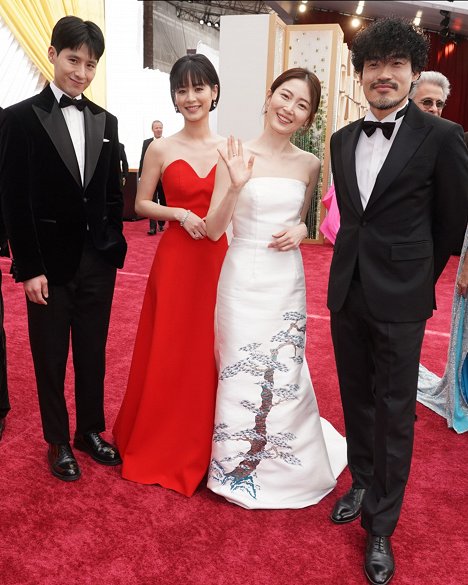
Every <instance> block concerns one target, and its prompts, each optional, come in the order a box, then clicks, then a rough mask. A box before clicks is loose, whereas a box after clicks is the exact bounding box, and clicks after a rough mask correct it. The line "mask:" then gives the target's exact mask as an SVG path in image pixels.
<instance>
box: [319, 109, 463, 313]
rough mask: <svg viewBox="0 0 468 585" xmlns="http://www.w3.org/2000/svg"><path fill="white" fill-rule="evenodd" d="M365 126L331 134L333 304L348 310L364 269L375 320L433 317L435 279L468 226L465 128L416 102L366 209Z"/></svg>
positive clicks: (364, 284) (330, 293)
mask: <svg viewBox="0 0 468 585" xmlns="http://www.w3.org/2000/svg"><path fill="white" fill-rule="evenodd" d="M361 127H362V120H358V121H357V122H354V123H352V124H350V125H349V126H346V127H345V128H342V129H341V130H339V131H338V132H336V133H335V134H333V136H332V138H331V160H332V170H333V180H334V184H335V190H336V196H337V203H338V207H339V209H340V216H341V225H340V230H339V232H338V235H337V238H336V242H335V250H334V254H333V260H332V264H331V268H330V281H329V287H328V307H329V309H330V310H331V311H332V312H336V311H339V310H340V309H341V308H342V306H343V303H344V301H345V299H346V296H347V294H348V290H349V287H350V284H351V281H352V279H353V275H355V270H356V269H357V270H359V279H360V281H361V285H362V289H363V293H364V296H365V299H366V301H367V304H368V307H369V310H370V312H371V314H372V316H373V317H374V318H375V319H377V320H379V321H387V322H409V321H419V320H425V319H427V318H429V317H430V316H431V315H432V310H433V308H434V307H435V288H434V287H435V282H436V281H437V278H438V277H439V276H440V274H441V272H442V270H443V269H444V266H445V265H446V263H447V260H448V259H449V257H450V254H451V252H452V251H453V250H454V249H455V247H456V244H457V242H458V241H459V238H460V236H461V235H462V234H463V233H464V231H465V228H466V223H467V210H468V150H467V148H466V146H465V143H464V141H463V130H462V128H461V127H460V126H459V125H458V124H454V123H452V122H449V121H448V120H444V119H442V118H439V117H437V116H434V115H431V114H426V113H424V112H422V111H421V110H419V109H418V108H417V106H415V105H414V104H413V103H412V102H410V103H409V107H408V110H407V113H406V115H405V117H404V119H403V122H402V124H401V127H400V129H399V131H398V134H397V135H396V137H395V140H394V142H393V144H392V147H391V149H390V152H389V154H388V156H387V158H386V160H385V162H384V164H383V166H382V169H381V170H380V172H379V174H378V176H377V179H376V182H375V186H374V189H373V191H372V194H371V196H370V198H369V201H368V203H367V206H366V209H365V210H364V209H363V207H362V204H361V198H360V194H359V188H358V183H357V178H356V163H355V150H356V145H357V142H358V139H359V136H360V134H361ZM356 266H357V268H356Z"/></svg>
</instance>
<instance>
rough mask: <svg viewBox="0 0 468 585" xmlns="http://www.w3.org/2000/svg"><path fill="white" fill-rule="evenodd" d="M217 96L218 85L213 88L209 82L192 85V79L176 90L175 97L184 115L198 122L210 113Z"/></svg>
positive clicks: (191, 120) (189, 119)
mask: <svg viewBox="0 0 468 585" xmlns="http://www.w3.org/2000/svg"><path fill="white" fill-rule="evenodd" d="M217 96H218V87H217V86H215V87H214V88H212V87H211V86H210V85H208V84H199V85H192V81H191V80H188V81H187V85H184V86H182V87H179V89H177V90H176V92H175V96H174V98H175V103H176V105H177V107H178V108H179V111H180V113H181V114H182V116H183V117H184V118H185V119H186V120H188V121H190V122H196V121H197V120H200V119H202V118H204V117H206V116H207V115H208V112H209V111H210V108H211V104H212V102H213V100H216V98H217Z"/></svg>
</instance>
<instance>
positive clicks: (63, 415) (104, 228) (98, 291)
mask: <svg viewBox="0 0 468 585" xmlns="http://www.w3.org/2000/svg"><path fill="white" fill-rule="evenodd" d="M103 52H104V37H103V34H102V32H101V30H100V29H99V27H98V26H97V25H96V24H94V23H92V22H89V21H87V22H84V21H83V20H81V19H80V18H77V17H75V16H67V17H65V18H62V19H60V20H59V21H58V22H57V24H56V25H55V27H54V29H53V31H52V38H51V46H50V47H49V49H48V57H49V61H50V62H51V63H52V64H53V66H54V79H53V82H52V83H51V84H50V85H49V86H47V87H46V88H45V89H44V90H43V91H42V92H41V93H40V94H38V95H36V96H34V97H32V98H29V99H27V100H25V101H23V102H20V103H18V104H15V105H14V106H11V107H9V108H7V109H6V110H5V111H4V115H3V117H2V122H1V127H0V195H1V200H2V209H3V217H4V221H5V226H6V230H7V235H8V239H9V241H10V247H11V250H12V255H13V274H14V277H15V279H16V281H17V282H22V283H23V287H24V291H25V293H26V297H27V311H28V325H29V339H30V343H31V351H32V356H33V361H34V368H35V372H36V382H37V390H38V395H39V406H40V411H41V419H42V426H43V431H44V438H45V440H46V441H47V443H48V444H49V448H48V461H49V465H50V469H51V472H52V474H53V475H54V476H56V477H58V478H59V479H62V480H65V481H73V480H76V479H78V478H79V477H80V474H81V472H80V469H79V466H78V464H77V461H76V459H75V456H74V454H73V451H72V449H71V447H70V445H69V440H70V434H69V421H68V412H67V407H66V402H65V397H64V380H65V370H66V363H67V359H68V352H69V340H70V336H71V343H72V349H73V364H74V370H75V402H76V431H75V438H74V447H75V448H76V449H79V450H82V451H85V452H86V453H88V454H89V455H91V457H92V458H93V459H94V460H95V461H97V462H99V463H102V464H104V465H116V464H118V463H120V462H121V460H120V456H119V453H118V451H117V449H116V448H115V447H113V446H112V445H110V444H109V443H107V442H106V441H104V440H103V439H102V438H101V436H100V434H99V433H101V432H102V431H104V430H105V422H104V407H103V395H104V373H105V348H106V341H107V332H108V325H109V317H110V310H111V304H112V296H113V291H114V284H115V276H116V268H119V267H122V265H123V261H124V258H125V253H126V242H125V239H124V237H123V233H122V209H123V201H122V193H121V190H120V185H119V140H118V134H117V119H116V118H115V117H114V116H112V115H111V114H109V113H108V112H106V111H105V110H103V109H102V108H101V107H99V106H98V105H96V104H94V103H92V102H91V101H88V100H86V98H84V97H83V96H82V93H83V91H85V90H86V88H87V87H88V86H89V84H90V83H91V81H92V80H93V78H94V75H95V73H96V67H97V65H98V61H99V59H100V57H101V55H102V53H103Z"/></svg>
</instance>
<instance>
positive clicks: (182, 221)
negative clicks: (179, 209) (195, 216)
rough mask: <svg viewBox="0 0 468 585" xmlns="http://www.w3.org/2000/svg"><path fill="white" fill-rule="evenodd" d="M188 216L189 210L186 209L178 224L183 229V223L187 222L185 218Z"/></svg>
mask: <svg viewBox="0 0 468 585" xmlns="http://www.w3.org/2000/svg"><path fill="white" fill-rule="evenodd" d="M189 215H190V209H187V211H186V212H185V215H184V217H183V218H182V219H181V220H180V222H179V223H180V225H181V226H182V227H184V223H185V222H186V221H187V217H188V216H189Z"/></svg>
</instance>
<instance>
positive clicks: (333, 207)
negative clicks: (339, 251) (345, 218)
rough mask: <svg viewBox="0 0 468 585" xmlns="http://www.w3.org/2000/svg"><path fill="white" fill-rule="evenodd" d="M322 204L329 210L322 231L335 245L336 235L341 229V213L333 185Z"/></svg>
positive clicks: (321, 227)
mask: <svg viewBox="0 0 468 585" xmlns="http://www.w3.org/2000/svg"><path fill="white" fill-rule="evenodd" d="M322 203H323V204H324V205H325V207H326V208H327V215H326V216H325V219H324V220H323V222H322V225H321V226H320V231H321V232H322V234H323V235H324V236H325V237H326V238H327V239H328V240H330V242H331V243H332V244H334V243H335V239H336V234H337V233H338V230H339V229H340V211H339V209H338V204H337V203H336V195H335V187H334V186H333V185H332V186H331V187H330V189H328V191H327V193H326V195H325V197H324V198H323V200H322Z"/></svg>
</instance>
